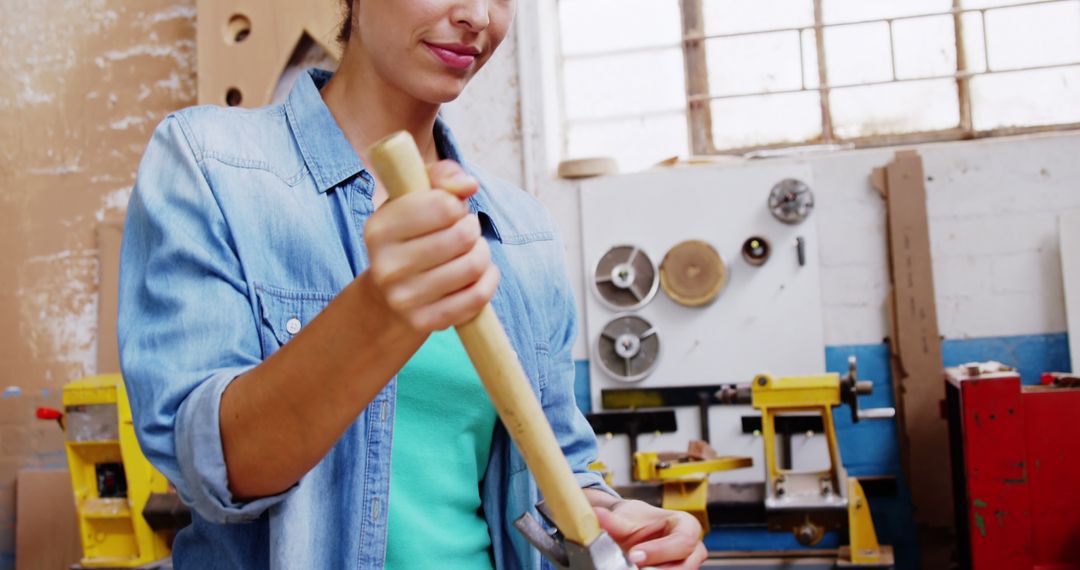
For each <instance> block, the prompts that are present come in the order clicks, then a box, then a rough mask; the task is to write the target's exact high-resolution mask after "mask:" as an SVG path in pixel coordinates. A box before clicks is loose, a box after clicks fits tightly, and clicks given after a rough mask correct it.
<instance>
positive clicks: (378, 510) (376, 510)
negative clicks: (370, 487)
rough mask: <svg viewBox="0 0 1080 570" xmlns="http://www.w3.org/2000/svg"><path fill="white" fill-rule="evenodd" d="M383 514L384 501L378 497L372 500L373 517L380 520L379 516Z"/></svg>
mask: <svg viewBox="0 0 1080 570" xmlns="http://www.w3.org/2000/svg"><path fill="white" fill-rule="evenodd" d="M381 514H382V503H381V502H380V501H379V498H378V497H375V498H374V499H372V500H371V518H372V519H374V520H379V516H380V515H381Z"/></svg>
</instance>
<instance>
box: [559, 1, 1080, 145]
mask: <svg viewBox="0 0 1080 570" xmlns="http://www.w3.org/2000/svg"><path fill="white" fill-rule="evenodd" d="M679 2H680V8H681V10H682V34H683V36H682V41H681V42H680V43H678V44H657V45H652V46H644V47H638V48H631V49H621V50H608V51H597V52H590V53H586V54H574V55H564V56H563V61H569V60H581V59H590V58H602V57H610V56H615V55H629V54H633V53H647V52H653V51H663V50H670V49H673V48H680V47H681V49H682V52H683V61H684V65H685V72H686V108H685V110H684V109H682V108H679V109H661V110H656V111H652V112H650V113H647V115H649V116H660V115H672V114H683V113H685V114H686V118H687V127H688V133H689V137H690V148H691V150H692V152H693V153H694V154H697V155H707V154H722V153H744V152H749V151H754V150H762V149H772V148H783V147H790V146H803V145H807V144H816V143H820V144H831V143H851V144H853V145H854V146H856V147H874V146H887V145H893V144H903V143H915V142H935V141H945V140H959V139H972V138H982V137H990V136H1002V135H1010V134H1021V133H1029V132H1046V131H1060V130H1071V129H1078V128H1080V123H1066V124H1053V125H1037V126H1025V127H1005V128H997V129H988V130H976V129H975V128H974V126H973V122H972V113H971V89H970V82H971V79H972V78H973V77H977V76H982V75H994V74H1000V73H1017V72H1024V71H1035V70H1042V69H1057V68H1066V67H1075V66H1078V65H1080V60H1076V61H1070V62H1065V63H1057V64H1049V65H1036V66H1026V67H1009V68H1007V69H994V68H993V66H991V65H990V50H989V40H988V32H987V28H986V14H987V13H988V12H993V11H998V10H1007V9H1010V8H1019V7H1030V6H1037V5H1041V4H1076V5H1080V0H1030V1H1019V2H1014V3H1009V4H1001V5H996V6H987V7H983V8H964V7H963V6H962V5H961V0H953V3H952V4H953V5H952V9H950V10H946V11H937V12H923V13H917V14H909V15H904V16H895V17H889V18H869V19H862V20H851V21H844V22H836V23H831V24H826V23H825V19H824V16H823V13H822V3H823V0H813V2H814V4H813V6H814V24H813V25H807V26H794V27H780V28H769V29H763V30H754V31H748V32H735V33H723V34H706V33H705V29H704V28H705V22H704V20H705V18H704V0H679ZM965 14H979V19H980V22H981V25H982V39H983V54H982V55H983V62H982V63H983V70H982V71H972V70H971V69H970V66H969V65H968V59H967V54H966V51H965V46H964V30H963V20H964V15H965ZM935 16H951V17H952V19H953V26H954V38H955V44H956V45H955V48H956V71H955V72H954V73H951V74H944V75H931V76H920V77H912V78H901V77H897V74H896V45H895V42H894V38H893V25H894V23H895V22H899V21H904V20H916V19H923V18H931V17H935ZM876 23H885V24H886V25H887V26H888V31H889V55H890V75H891V77H890V79H886V80H881V81H866V82H856V83H844V84H830V83H829V80H828V65H827V60H826V57H825V30H826V29H828V28H841V27H845V26H857V25H864V24H876ZM809 30H812V31H813V32H814V39H815V43H816V51H817V72H818V82H817V83H818V85H817V86H816V87H808V86H807V84H806V54H805V53H804V52H805V50H804V48H803V33H804V32H806V31H809ZM778 33H792V34H795V35H796V37H797V38H798V45H799V65H800V70H802V73H801V86H800V87H799V88H797V89H778V90H767V91H748V92H742V93H734V94H725V95H714V94H711V93H709V72H708V57H707V53H706V47H705V43H706V42H707V41H708V40H713V39H722V38H735V37H746V36H758V35H767V34H778ZM941 79H952V80H955V81H956V84H957V103H958V105H959V115H960V121H959V124H958V125H957V126H956V127H953V128H950V129H944V130H935V131H922V132H911V133H902V134H877V135H869V136H864V137H857V138H841V137H838V136H837V135H836V133H835V132H834V130H833V124H832V111H831V107H830V104H829V95H830V93H831V92H832V91H833V90H836V89H844V88H850V87H865V86H872V85H889V84H897V83H905V82H912V81H933V80H941ZM811 91H817V92H818V94H819V97H820V102H821V126H822V135H821V137H820V138H818V139H816V140H809V141H796V142H785V143H776V144H767V145H757V146H752V147H744V148H734V149H717V148H716V146H715V145H714V139H713V133H712V127H713V120H712V110H711V106H710V103H711V102H712V101H717V100H722V99H735V98H745V97H754V96H767V95H780V94H788V93H802V92H811ZM642 116H643V114H641V113H633V114H621V115H607V116H604V117H597V118H591V119H577V120H574V121H573V123H574V124H588V123H605V122H617V121H621V120H626V119H631V118H640V117H642ZM567 122H569V121H567Z"/></svg>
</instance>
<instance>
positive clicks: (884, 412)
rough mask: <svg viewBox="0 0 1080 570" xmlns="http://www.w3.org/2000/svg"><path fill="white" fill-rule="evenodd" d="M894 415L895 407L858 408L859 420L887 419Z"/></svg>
mask: <svg viewBox="0 0 1080 570" xmlns="http://www.w3.org/2000/svg"><path fill="white" fill-rule="evenodd" d="M895 417H896V408H871V409H869V410H859V419H860V420H887V419H890V418H895Z"/></svg>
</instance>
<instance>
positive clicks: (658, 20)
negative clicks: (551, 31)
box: [559, 0, 682, 55]
mask: <svg viewBox="0 0 1080 570" xmlns="http://www.w3.org/2000/svg"><path fill="white" fill-rule="evenodd" d="M559 22H560V24H559V26H560V28H559V35H560V37H561V40H562V49H563V54H564V55H575V54H582V53H596V52H603V51H611V50H624V49H632V48H640V47H647V46H678V45H679V44H680V43H681V42H682V17H681V12H680V8H679V0H559Z"/></svg>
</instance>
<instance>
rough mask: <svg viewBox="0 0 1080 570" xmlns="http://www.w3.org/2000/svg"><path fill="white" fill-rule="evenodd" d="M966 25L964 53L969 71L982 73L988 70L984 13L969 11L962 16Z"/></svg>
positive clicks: (964, 30)
mask: <svg viewBox="0 0 1080 570" xmlns="http://www.w3.org/2000/svg"><path fill="white" fill-rule="evenodd" d="M961 18H962V20H961V23H962V25H963V26H964V29H963V32H961V35H963V36H964V55H966V56H967V68H968V71H971V72H975V73H980V72H983V71H986V43H984V40H983V25H982V14H980V13H978V12H968V13H966V14H964V15H963V16H961Z"/></svg>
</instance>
